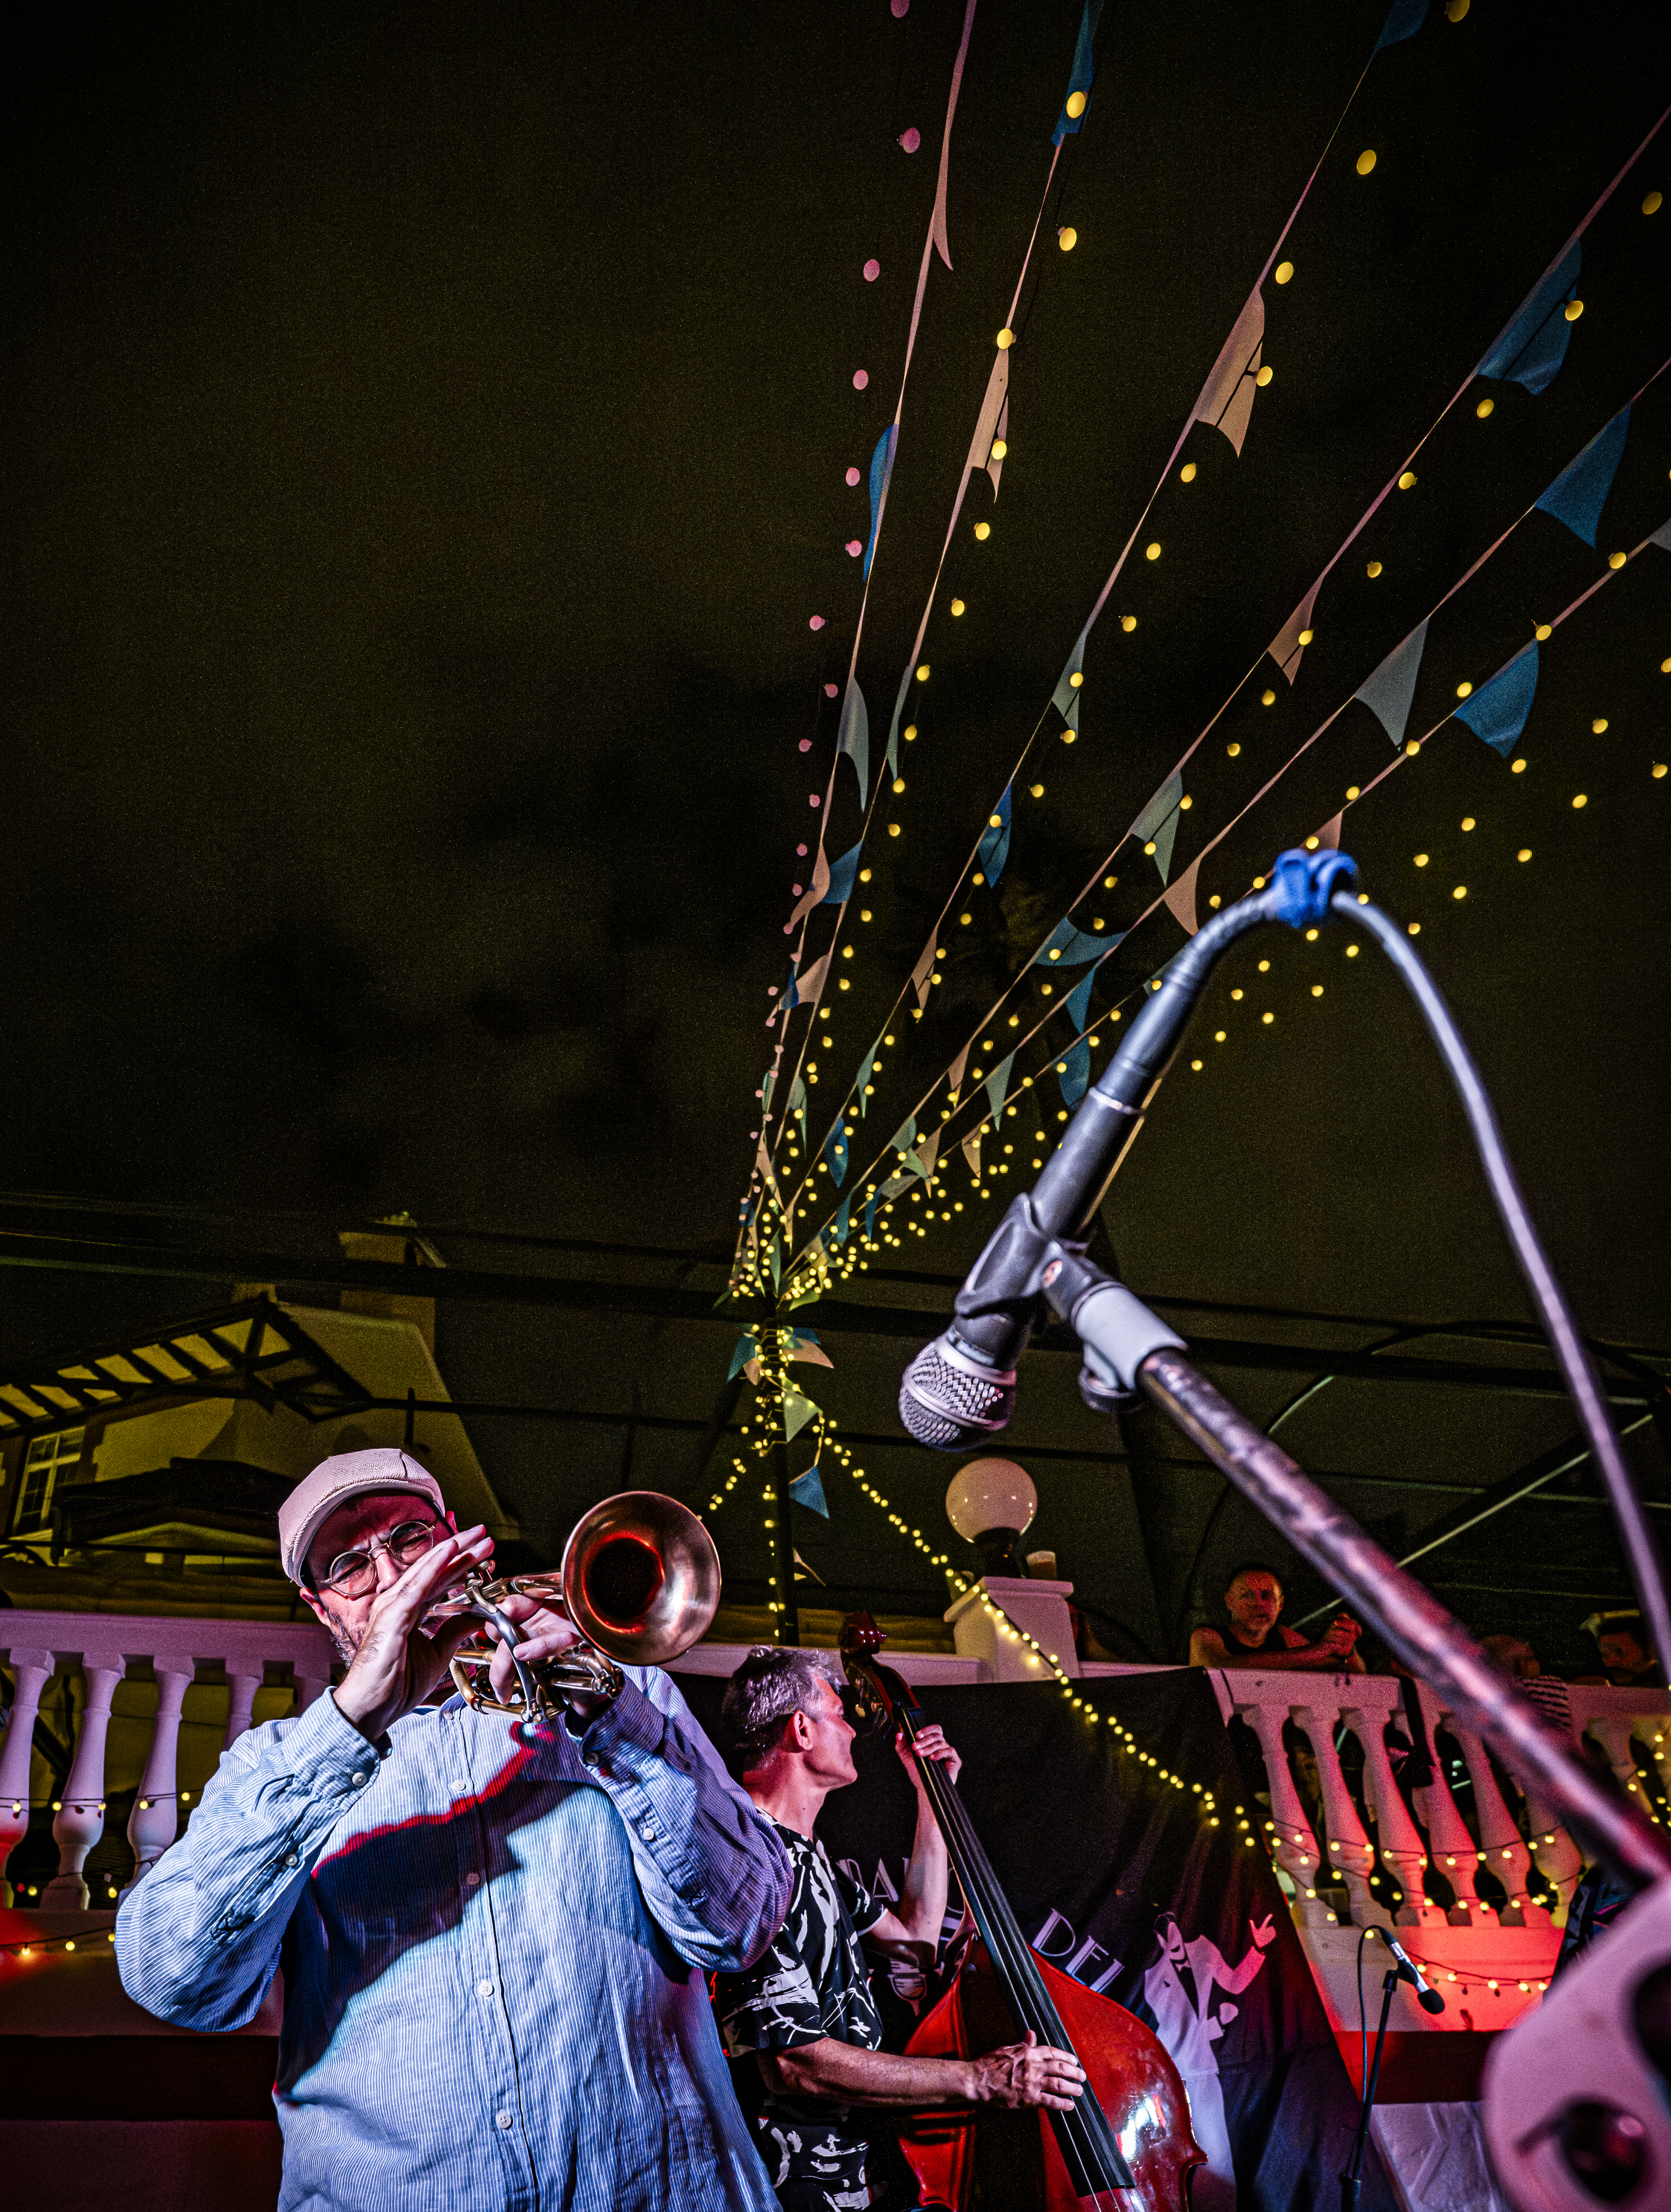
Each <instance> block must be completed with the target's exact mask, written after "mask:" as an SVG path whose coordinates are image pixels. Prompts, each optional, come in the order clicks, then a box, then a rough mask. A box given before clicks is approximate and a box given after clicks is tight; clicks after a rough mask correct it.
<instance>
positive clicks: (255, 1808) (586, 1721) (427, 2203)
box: [116, 1449, 792, 2212]
mask: <svg viewBox="0 0 1671 2212" xmlns="http://www.w3.org/2000/svg"><path fill="white" fill-rule="evenodd" d="M279 1537H280V1550H281V1555H282V1558H283V1565H284V1569H285V1571H286V1573H287V1574H288V1575H289V1576H290V1577H291V1578H292V1580H293V1581H295V1583H297V1584H298V1586H299V1587H300V1589H301V1593H302V1595H303V1596H304V1597H305V1599H306V1601H307V1604H308V1605H309V1606H310V1607H312V1609H313V1612H314V1613H316V1614H317V1615H318V1617H319V1620H321V1621H322V1622H323V1623H324V1624H325V1626H326V1627H327V1628H328V1629H329V1630H330V1632H331V1636H332V1638H334V1640H335V1642H336V1644H337V1650H338V1651H339V1652H340V1654H341V1655H342V1657H343V1660H344V1662H346V1671H345V1672H344V1674H343V1679H342V1680H341V1682H340V1683H339V1684H338V1685H337V1687H336V1688H335V1689H334V1690H333V1691H330V1692H326V1693H325V1695H324V1696H322V1697H320V1698H319V1699H317V1700H316V1702H315V1703H314V1704H313V1705H310V1706H309V1707H308V1708H307V1711H305V1712H303V1713H301V1714H299V1715H298V1716H296V1717H294V1718H289V1719H285V1720H281V1721H273V1722H269V1723H267V1724H266V1725H265V1726H264V1727H259V1728H254V1729H250V1730H249V1731H248V1733H247V1734H246V1735H242V1736H240V1738H239V1739H238V1741H237V1742H236V1743H234V1745H233V1746H232V1747H231V1749H230V1750H229V1751H228V1753H227V1754H226V1756H225V1757H224V1759H222V1763H221V1765H220V1768H219V1771H217V1773H216V1775H215V1777H214V1778H213V1779H212V1780H211V1781H210V1784H209V1785H208V1787H207V1788H206V1790H204V1794H203V1797H202V1800H201V1802H199V1803H198V1804H197V1806H196V1807H194V1808H193V1810H192V1815H191V1825H190V1826H189V1827H188V1828H187V1829H186V1831H185V1834H184V1835H183V1836H182V1837H181V1838H180V1839H179V1842H177V1843H176V1844H174V1845H173V1848H172V1849H171V1850H168V1851H167V1852H165V1853H164V1854H163V1856H162V1857H161V1859H160V1860H159V1861H158V1862H157V1863H156V1865H155V1867H154V1868H153V1869H152V1870H151V1872H150V1873H149V1875H147V1876H146V1878H145V1879H144V1880H143V1881H142V1882H140V1883H139V1884H138V1886H137V1888H135V1889H134V1890H133V1891H131V1893H130V1894H129V1895H128V1897H127V1898H126V1899H125V1902H124V1904H123V1906H122V1909H121V1911H120V1914H119V1915H118V1922H117V1929H116V1942H117V1956H118V1960H119V1963H120V1967H121V1974H122V1980H123V1984H124V1986H125V1988H126V1990H127V1991H128V1993H129V1995H130V1996H133V1997H134V1998H136V1999H137V2001H138V2002H139V2003H141V2004H143V2005H144V2006H146V2007H147V2008H149V2010H150V2011H151V2012H153V2013H155V2014H156V2015H158V2016H159V2017H160V2018H161V2019H163V2020H167V2021H173V2022H174V2023H176V2024H178V2025H179V2026H182V2027H191V2028H199V2029H210V2030H226V2029H229V2028H235V2027H241V2026H243V2025H244V2024H245V2023H246V2021H249V2020H251V2019H252V2017H253V2016H254V2015H255V2013H256V2012H257V2010H258V2008H259V2006H260V2004H261V2002H262V2000H263V1997H264V1996H265V1994H266V1991H267V1990H268V1988H269V1987H270V1984H271V1983H272V1980H273V1978H274V1975H275V1973H276V1972H278V1971H280V1970H281V1969H282V1971H283V1983H284V2009H283V2029H282V2033H281V2037H280V2043H279V2063H278V2079H277V2082H276V2087H275V2089H274V2093H273V2094H274V2101H275V2103H276V2106H277V2109H278V2118H279V2121H280V2124H281V2126H282V2128H283V2135H284V2177H283V2186H282V2189H281V2192H280V2199H279V2202H280V2208H281V2212H290V2208H297V2212H300V2208H301V2207H304V2206H305V2207H307V2209H308V2212H323V2208H326V2207H329V2208H331V2212H396V2208H398V2212H477V2208H482V2209H483V2212H501V2208H502V2212H539V2208H541V2207H550V2206H555V2205H562V2206H565V2207H572V2208H574V2212H663V2208H665V2207H668V2206H672V2205H677V2206H679V2207H681V2208H691V2212H771V2208H772V2207H773V2203H774V2199H773V2195H772V2191H771V2187H770V2185H769V2181H768V2179H767V2177H766V2172H765V2169H764V2167H763V2165H762V2164H761V2161H760V2159H759V2157H758V2155H757V2153H756V2151H755V2149H754V2148H753V2146H752V2144H751V2142H750V2139H749V2136H748V2133H747V2130H746V2129H745V2128H744V2123H743V2120H742V2116H741V2114H740V2113H739V2112H738V2107H737V2103H736V2099H735V2096H734V2094H733V2093H732V2087H731V2081H730V2078H729V2075H728V2073H727V2069H726V2063H725V2061H724V2058H723V2057H722V2056H721V2053H720V2043H719V2039H718V2036H717V2033H716V2032H715V2029H714V2018H713V2013H712V2009H711V2008H710V2006H709V2003H708V1994H707V1989H706V1986H705V1977H706V1975H707V1974H708V1972H710V1971H713V1970H716V1969H717V1970H720V1971H730V1972H734V1971H737V1970H738V1969H741V1968H744V1967H747V1966H750V1965H752V1963H753V1962H754V1960H756V1959H757V1958H758V1957H759V1955H760V1954H761V1953H762V1952H763V1950H764V1949H765V1948H766V1947H767V1945H768V1943H769V1942H770V1940H771V1937H772V1936H773V1934H774V1933H775V1929H776V1928H777V1926H778V1923H779V1922H780V1921H781V1919H782V1917H783V1914H784V1911H785V1910H786V1908H787V1903H788V1897H789V1890H790V1884H791V1879H792V1876H791V1871H790V1868H789V1863H788V1858H787V1853H786V1852H785V1850H784V1849H783V1846H782V1844H781V1843H780V1842H779V1841H778V1839H777V1838H776V1837H775V1834H774V1832H773V1830H772V1826H771V1823H770V1822H769V1820H766V1819H764V1818H763V1816H762V1815H761V1814H758V1813H757V1811H756V1810H755V1808H754V1807H753V1806H752V1805H751V1804H750V1801H749V1799H748V1798H747V1797H746V1796H744V1794H743V1792H742V1791H741V1790H738V1788H737V1787H736V1786H735V1785H734V1784H732V1782H731V1781H730V1780H729V1778H727V1777H726V1773H725V1771H724V1769H723V1767H722V1766H721V1765H720V1760H719V1759H718V1757H717V1756H716V1754H715V1753H714V1751H713V1749H712V1747H711V1746H710V1745H709V1744H708V1741H707V1740H706V1738H705V1737H704V1736H703V1735H702V1732H701V1730H700V1729H698V1728H697V1726H696V1723H695V1722H694V1720H693V1719H692V1718H691V1717H690V1712H689V1711H688V1710H687V1708H686V1705H685V1703H684V1699H683V1698H682V1697H681V1695H680V1694H679V1692H678V1689H677V1688H676V1687H675V1686H674V1685H673V1684H672V1682H671V1680H669V1679H668V1678H667V1676H666V1675H665V1674H662V1673H660V1672H659V1670H658V1669H656V1668H640V1667H628V1668H624V1669H621V1670H618V1671H617V1670H614V1669H606V1670H605V1673H606V1674H608V1675H609V1676H610V1677H611V1679H610V1680H607V1681H606V1682H605V1685H604V1686H603V1687H601V1688H600V1689H599V1691H598V1692H596V1693H594V1694H588V1695H580V1696H576V1697H574V1699H573V1700H572V1702H571V1704H570V1705H569V1708H568V1712H567V1714H566V1715H565V1716H562V1717H558V1718H556V1719H550V1718H537V1719H533V1720H531V1721H524V1722H520V1723H519V1722H516V1721H513V1720H512V1719H510V1718H508V1717H506V1716H505V1715H503V1714H496V1713H494V1712H492V1711H477V1710H476V1709H475V1708H474V1707H473V1706H471V1705H468V1704H466V1703H465V1701H464V1700H463V1699H459V1698H448V1699H446V1700H445V1701H443V1702H441V1703H439V1704H436V1703H431V1702H429V1699H430V1698H431V1693H432V1692H434V1691H435V1690H436V1689H437V1687H438V1686H439V1685H440V1684H441V1682H442V1681H443V1680H444V1678H445V1676H446V1674H447V1665H448V1662H449V1660H450V1658H451V1657H452V1656H453V1652H454V1651H455V1650H457V1648H458V1646H459V1644H460V1643H461V1642H462V1641H463V1639H464V1638H465V1635H466V1634H468V1633H469V1632H471V1631H472V1630H473V1629H475V1628H476V1627H477V1626H478V1625H479V1624H478V1623H477V1621H476V1620H474V1619H473V1618H472V1617H471V1616H470V1615H465V1616H462V1617H461V1618H458V1619H446V1620H441V1622H440V1623H439V1624H434V1621H433V1616H434V1612H435V1608H436V1606H437V1601H439V1600H441V1599H442V1598H443V1597H444V1596H445V1595H446V1593H447V1592H448V1591H449V1590H450V1589H453V1588H454V1587H455V1586H456V1585H457V1584H458V1583H459V1582H460V1581H461V1579H462V1577H464V1575H465V1573H466V1571H470V1570H471V1569H481V1568H483V1567H484V1566H485V1565H486V1563H487V1561H488V1559H489V1555H490V1552H491V1544H490V1541H489V1538H488V1536H487V1534H486V1533H485V1531H484V1530H483V1529H482V1528H465V1529H459V1528H455V1527H454V1525H453V1519H452V1516H450V1515H449V1514H448V1513H447V1510H446V1507H445V1504H444V1503H443V1501H442V1498H441V1491H440V1489H439V1487H438V1486H437V1485H436V1483H435V1481H434V1477H433V1476H432V1475H431V1474H429V1473H428V1470H427V1469H426V1468H423V1467H422V1466H421V1465H420V1464H419V1463H418V1462H416V1460H414V1459H412V1458H410V1456H409V1455H406V1454H405V1453H403V1452H400V1451H398V1450H392V1449H379V1450H371V1451H358V1452H346V1453H343V1454H342V1455H339V1456H337V1457H336V1458H332V1459H328V1460H326V1461H325V1462H324V1463H323V1465H321V1466H319V1467H318V1468H315V1469H314V1470H313V1474H310V1475H309V1476H308V1477H307V1479H306V1480H305V1481H303V1482H302V1483H301V1484H300V1485H299V1486H297V1488H296V1489H295V1491H294V1492H292V1493H291V1494H290V1496H289V1498H287V1499H286V1501H285V1503H284V1505H283V1508H282V1509H281V1511H280V1515H279ZM501 1610H502V1612H503V1613H505V1615H506V1616H507V1618H508V1619H509V1620H512V1621H513V1623H514V1624H515V1626H517V1628H518V1629H519V1630H520V1632H521V1636H522V1639H523V1640H522V1641H521V1642H520V1644H519V1646H518V1652H519V1656H520V1657H521V1658H522V1659H523V1661H524V1662H525V1663H528V1664H533V1663H537V1662H539V1661H540V1660H542V1659H546V1658H549V1657H550V1656H553V1655H555V1654H556V1653H558V1652H560V1651H564V1650H568V1649H569V1648H570V1647H571V1646H573V1645H574V1644H577V1643H578V1642H579V1641H580V1638H579V1636H578V1633H577V1632H576V1631H575V1630H574V1627H573V1626H571V1624H570V1623H569V1621H568V1620H567V1619H565V1618H564V1617H563V1616H562V1614H561V1613H556V1612H555V1611H552V1610H549V1609H545V1608H544V1607H542V1606H541V1605H540V1604H539V1603H538V1601H536V1600H535V1599H533V1598H532V1597H526V1596H511V1597H508V1598H507V1599H505V1600H504V1601H503V1604H502V1607H501ZM426 1619H430V1620H431V1621H432V1626H431V1627H430V1628H429V1629H428V1631H426V1628H425V1626H424V1623H425V1621H426ZM492 1671H493V1681H494V1687H495V1693H496V1694H497V1695H498V1696H500V1697H501V1698H503V1697H504V1696H505V1695H506V1692H507V1687H508V1685H509V1683H510V1680H511V1677H512V1668H511V1665H510V1660H509V1649H508V1647H507V1645H506V1644H504V1642H503V1641H502V1639H501V1641H500V1642H499V1643H498V1645H497V1648H496V1649H495V1652H494V1657H493V1670H492Z"/></svg>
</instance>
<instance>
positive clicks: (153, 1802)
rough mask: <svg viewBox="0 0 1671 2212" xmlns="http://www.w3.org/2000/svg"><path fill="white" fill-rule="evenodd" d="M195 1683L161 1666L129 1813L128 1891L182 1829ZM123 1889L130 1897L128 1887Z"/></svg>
mask: <svg viewBox="0 0 1671 2212" xmlns="http://www.w3.org/2000/svg"><path fill="white" fill-rule="evenodd" d="M190 1687H191V1675H190V1674H174V1673H172V1672H170V1671H168V1670H167V1668H165V1667H163V1666H161V1664H159V1666H158V1668H157V1674H156V1727H155V1729H154V1731H153V1732H152V1735H151V1748H150V1751H149V1753H148V1754H147V1756H146V1759H145V1772H144V1775H143V1778H142V1779H141V1781H140V1784H139V1795H138V1796H137V1797H136V1798H135V1800H134V1805H133V1811H132V1812H131V1814H130V1815H129V1816H128V1841H129V1842H130V1843H131V1844H132V1845H133V1874H132V1876H131V1879H130V1881H129V1882H128V1889H132V1888H134V1887H136V1885H137V1884H138V1883H139V1882H141V1881H143V1879H144V1878H145V1876H146V1875H148V1874H149V1872H150V1870H151V1869H152V1868H153V1867H154V1866H155V1864H156V1863H157V1861H158V1860H159V1859H160V1858H161V1857H162V1854H163V1853H164V1851H166V1850H167V1848H168V1846H169V1844H172V1843H173V1840H174V1838H175V1836H176V1835H177V1834H178V1833H179V1804H178V1802H177V1801H176V1797H175V1787H176V1784H177V1782H178V1779H179V1776H178V1771H177V1770H178V1762H179V1719H180V1707H181V1706H182V1705H183V1704H184V1703H185V1692H186V1691H187V1690H188V1689H189V1688H190ZM126 1894H127V1890H124V1891H123V1895H124V1896H126Z"/></svg>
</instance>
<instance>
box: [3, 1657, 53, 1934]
mask: <svg viewBox="0 0 1671 2212" xmlns="http://www.w3.org/2000/svg"><path fill="white" fill-rule="evenodd" d="M11 1662H12V1669H13V1672H14V1673H15V1674H16V1676H17V1695H16V1698H15V1700H14V1701H13V1704H12V1708H11V1711H10V1713H9V1716H8V1720H9V1726H8V1727H7V1729H6V1735H5V1741H4V1744H3V1747H0V1877H3V1876H4V1874H5V1871H6V1861H7V1860H8V1859H9V1857H11V1855H12V1853H13V1851H14V1850H15V1849H16V1848H17V1846H18V1844H21V1842H22V1840H23V1838H24V1837H25V1836H26V1835H27V1833H28V1832H29V1766H30V1762H31V1760H32V1759H33V1756H34V1733H35V1715H36V1714H37V1713H38V1712H39V1711H40V1693H41V1692H42V1691H43V1690H44V1689H45V1688H46V1685H47V1684H48V1683H49V1682H50V1681H51V1680H52V1668H53V1665H54V1661H53V1657H52V1653H51V1652H50V1651H47V1650H30V1648H29V1647H28V1645H27V1644H15V1645H14V1646H13V1647H12V1653H11ZM0 1901H3V1902H4V1903H6V1904H8V1905H9V1904H10V1902H11V1885H10V1884H9V1882H7V1881H4V1880H3V1878H0Z"/></svg>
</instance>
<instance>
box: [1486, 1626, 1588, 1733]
mask: <svg viewBox="0 0 1671 2212" xmlns="http://www.w3.org/2000/svg"><path fill="white" fill-rule="evenodd" d="M1480 1650H1482V1651H1483V1652H1484V1653H1485V1654H1486V1657H1487V1658H1488V1659H1490V1660H1491V1661H1492V1662H1493V1663H1494V1664H1495V1665H1497V1666H1498V1667H1500V1668H1502V1669H1503V1672H1504V1674H1506V1675H1507V1676H1508V1677H1509V1679H1510V1681H1511V1682H1513V1683H1514V1685H1515V1686H1516V1688H1517V1689H1518V1690H1519V1692H1520V1693H1521V1695H1522V1697H1523V1698H1524V1699H1527V1700H1528V1703H1529V1704H1531V1705H1535V1706H1536V1707H1537V1709H1538V1711H1540V1713H1541V1714H1542V1715H1543V1717H1544V1718H1545V1720H1546V1721H1547V1722H1548V1723H1549V1724H1550V1726H1551V1727H1552V1728H1554V1729H1559V1731H1560V1732H1561V1734H1562V1735H1571V1731H1572V1698H1571V1692H1569V1691H1568V1689H1567V1686H1566V1684H1565V1682H1564V1681H1562V1680H1561V1678H1560V1676H1559V1674H1545V1673H1544V1671H1543V1668H1542V1667H1541V1665H1540V1663H1539V1660H1538V1655H1537V1653H1536V1652H1535V1651H1534V1650H1533V1649H1532V1647H1531V1645H1530V1644H1528V1642H1527V1641H1526V1639H1525V1638H1524V1637H1523V1636H1482V1637H1481V1638H1480Z"/></svg>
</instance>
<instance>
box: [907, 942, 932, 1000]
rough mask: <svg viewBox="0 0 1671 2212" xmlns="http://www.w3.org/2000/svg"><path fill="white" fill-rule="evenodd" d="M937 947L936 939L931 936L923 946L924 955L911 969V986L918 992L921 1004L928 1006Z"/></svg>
mask: <svg viewBox="0 0 1671 2212" xmlns="http://www.w3.org/2000/svg"><path fill="white" fill-rule="evenodd" d="M936 949H937V947H936V944H935V940H934V939H933V938H932V937H931V938H930V939H929V940H928V942H927V945H924V946H923V948H922V957H921V958H920V959H919V960H918V962H917V964H916V966H915V967H914V969H912V970H911V988H912V989H913V990H914V992H915V993H916V994H917V1004H918V1006H927V1004H928V991H929V979H930V977H931V976H932V975H933V973H934V954H935V951H936Z"/></svg>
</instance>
